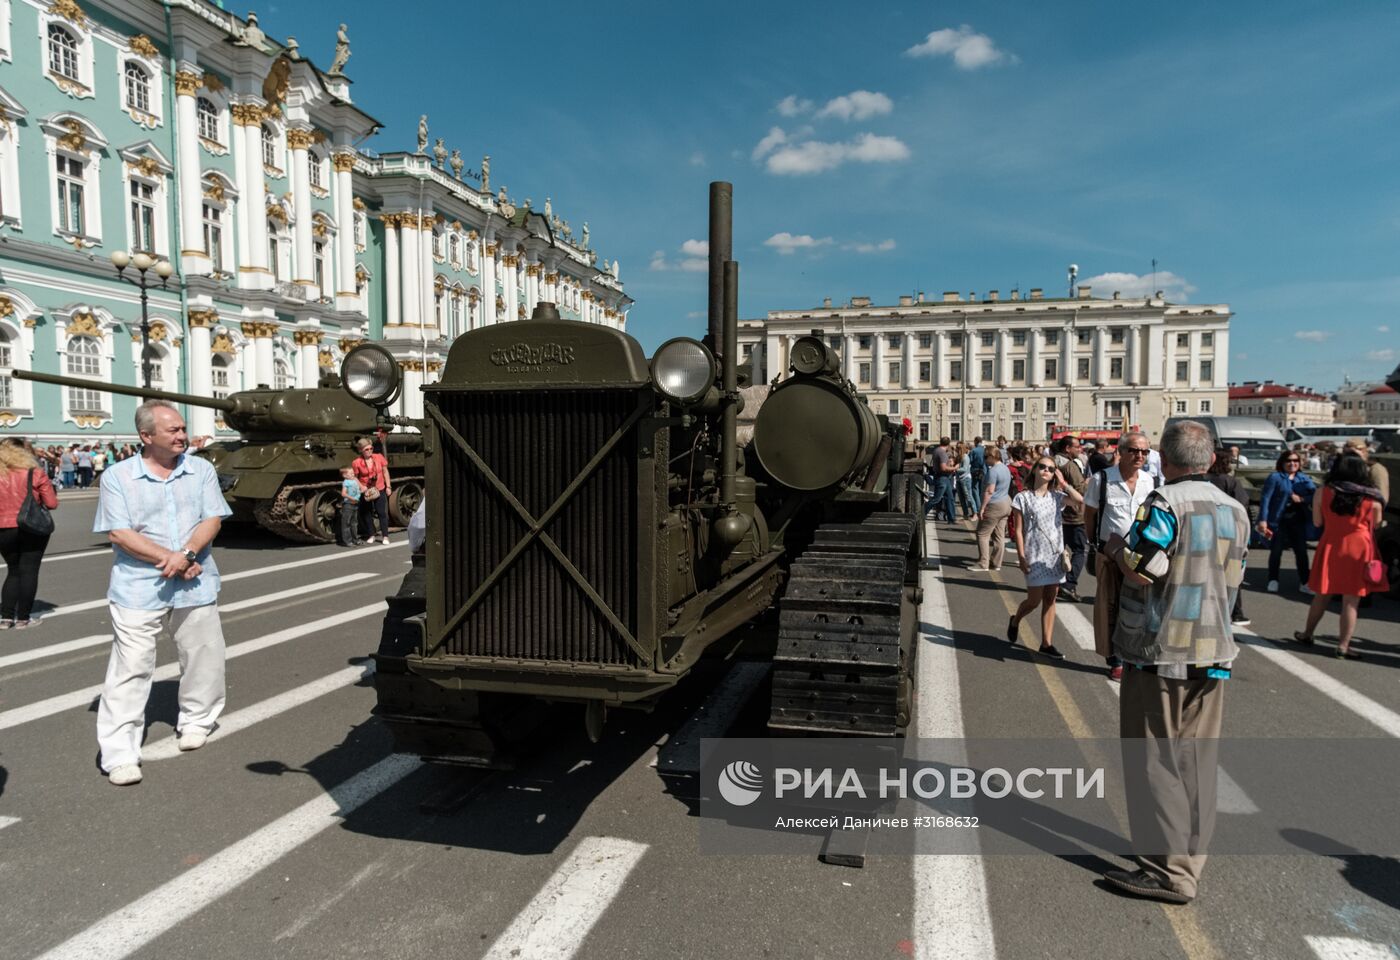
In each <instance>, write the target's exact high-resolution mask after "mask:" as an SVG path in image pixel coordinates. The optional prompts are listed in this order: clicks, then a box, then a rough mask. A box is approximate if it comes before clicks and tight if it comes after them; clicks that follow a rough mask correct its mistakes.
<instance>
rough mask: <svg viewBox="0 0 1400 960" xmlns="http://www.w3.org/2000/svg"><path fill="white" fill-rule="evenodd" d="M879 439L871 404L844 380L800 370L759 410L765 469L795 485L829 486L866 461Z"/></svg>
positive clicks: (757, 432)
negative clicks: (852, 392)
mask: <svg viewBox="0 0 1400 960" xmlns="http://www.w3.org/2000/svg"><path fill="white" fill-rule="evenodd" d="M879 442H880V424H879V421H878V420H876V419H875V414H873V413H871V412H870V408H869V407H867V406H866V405H865V404H864V403H862V402H861V401H860V400H858V399H857V398H856V397H854V396H853V395H852V394H851V393H850V391H848V390H847V389H846V388H845V386H844V385H840V384H837V383H836V382H835V381H833V380H829V379H826V378H825V377H803V376H796V377H793V378H792V379H790V380H784V381H782V382H781V383H779V384H778V385H777V386H776V387H774V388H773V392H772V393H770V394H769V395H768V399H767V400H765V401H764V402H763V406H762V407H761V408H760V409H759V411H758V419H757V421H756V422H755V423H754V434H753V447H754V452H755V453H756V454H757V455H758V461H759V463H761V464H762V465H763V469H764V470H766V471H767V472H768V474H769V475H770V476H771V477H772V478H773V479H774V480H776V481H778V482H779V483H781V484H782V485H783V486H785V487H790V488H791V489H793V490H824V489H826V488H827V487H831V486H835V485H836V484H838V483H840V482H841V481H842V480H845V479H846V478H847V477H849V476H850V475H851V474H852V473H854V472H856V471H857V470H859V469H860V468H861V467H864V466H865V465H866V464H868V463H869V462H870V458H871V457H873V456H874V455H875V447H876V445H877V444H878V443H879Z"/></svg>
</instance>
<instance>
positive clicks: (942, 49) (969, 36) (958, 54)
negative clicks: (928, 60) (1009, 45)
mask: <svg viewBox="0 0 1400 960" xmlns="http://www.w3.org/2000/svg"><path fill="white" fill-rule="evenodd" d="M904 53H905V56H909V57H943V56H948V57H952V58H953V65H954V66H956V67H957V68H958V69H959V70H976V69H978V68H979V67H992V66H996V65H997V64H999V63H1019V62H1020V61H1019V60H1018V58H1017V57H1016V55H1015V54H1011V53H1007V52H1006V51H1005V50H998V49H997V45H996V44H995V43H994V42H993V41H992V38H991V37H989V36H987V35H986V34H985V33H977V32H975V31H974V30H973V29H972V28H971V27H970V26H968V25H967V24H963V25H962V26H960V27H958V29H956V30H954V29H952V28H951V27H947V28H944V29H942V30H935V31H933V32H932V33H930V34H929V35H928V36H927V37H925V38H924V42H923V43H918V44H915V45H914V46H912V47H910V48H909V49H908V50H905V51H904Z"/></svg>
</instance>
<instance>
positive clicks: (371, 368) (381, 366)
mask: <svg viewBox="0 0 1400 960" xmlns="http://www.w3.org/2000/svg"><path fill="white" fill-rule="evenodd" d="M340 382H341V383H343V384H344V385H345V389H346V390H347V391H348V392H349V393H350V396H352V397H354V398H355V399H356V400H363V401H364V402H365V403H368V404H370V405H371V406H376V407H378V406H383V405H385V404H388V403H389V402H390V401H391V400H393V398H394V396H395V394H397V393H398V390H399V364H398V361H396V360H395V359H394V358H393V356H392V355H391V354H390V353H389V351H388V350H385V349H384V348H383V347H381V346H380V345H379V344H377V343H366V344H363V345H361V346H358V347H356V348H355V349H353V350H351V351H350V352H349V353H347V354H346V355H345V360H344V361H343V362H342V363H341V364H340Z"/></svg>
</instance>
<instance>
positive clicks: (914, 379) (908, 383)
mask: <svg viewBox="0 0 1400 960" xmlns="http://www.w3.org/2000/svg"><path fill="white" fill-rule="evenodd" d="M900 366H901V367H902V370H901V372H902V373H903V374H904V389H906V390H913V389H915V388H916V387H917V386H918V385H919V371H918V368H917V367H916V366H915V365H914V334H913V333H911V332H910V331H908V330H905V331H904V359H903V360H901V361H900Z"/></svg>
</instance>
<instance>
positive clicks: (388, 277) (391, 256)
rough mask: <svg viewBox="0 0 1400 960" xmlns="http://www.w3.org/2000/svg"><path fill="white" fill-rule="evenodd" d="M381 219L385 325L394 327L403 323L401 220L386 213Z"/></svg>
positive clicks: (394, 215) (395, 215)
mask: <svg viewBox="0 0 1400 960" xmlns="http://www.w3.org/2000/svg"><path fill="white" fill-rule="evenodd" d="M379 219H380V220H381V221H383V223H384V325H385V326H386V327H393V326H398V325H399V324H400V323H402V322H403V316H402V315H401V314H400V312H399V301H400V300H401V298H402V296H403V294H402V291H401V290H400V289H399V288H400V285H401V284H400V280H399V257H400V254H399V218H398V215H397V214H393V213H386V214H384V215H383V216H382V217H380V218H379Z"/></svg>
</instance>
